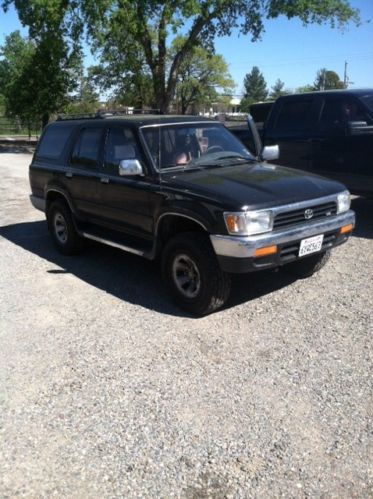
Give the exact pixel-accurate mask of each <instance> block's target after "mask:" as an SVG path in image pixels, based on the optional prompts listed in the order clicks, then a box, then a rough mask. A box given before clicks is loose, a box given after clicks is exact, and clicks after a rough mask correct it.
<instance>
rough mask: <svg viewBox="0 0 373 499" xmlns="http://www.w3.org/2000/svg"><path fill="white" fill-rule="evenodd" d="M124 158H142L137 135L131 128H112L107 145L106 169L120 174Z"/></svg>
mask: <svg viewBox="0 0 373 499" xmlns="http://www.w3.org/2000/svg"><path fill="white" fill-rule="evenodd" d="M123 159H140V158H139V157H138V149H137V145H136V139H135V136H134V134H133V132H132V130H131V129H129V128H110V129H109V132H108V136H107V139H106V145H105V159H104V169H105V171H106V172H107V173H109V174H111V175H118V170H119V163H120V162H121V161H122V160H123Z"/></svg>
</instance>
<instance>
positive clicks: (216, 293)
mask: <svg viewBox="0 0 373 499" xmlns="http://www.w3.org/2000/svg"><path fill="white" fill-rule="evenodd" d="M183 258H184V259H186V260H187V261H191V262H193V264H194V265H195V268H196V269H197V271H198V274H199V276H198V277H197V281H198V282H199V287H198V286H197V289H198V291H195V292H196V296H193V297H188V296H186V295H185V294H184V293H183V292H181V291H180V289H179V288H178V284H177V279H178V278H177V276H176V271H175V265H177V262H179V261H180V259H181V260H183ZM162 275H163V279H164V281H165V283H166V285H167V287H168V288H169V291H170V293H171V295H172V298H173V300H174V301H175V302H176V304H177V305H179V306H180V307H181V308H183V309H184V310H187V311H188V312H191V313H192V314H195V315H198V316H202V315H207V314H210V313H211V312H214V311H215V310H217V309H218V308H220V307H222V306H223V305H224V303H225V302H226V301H227V299H228V296H229V292H230V287H231V279H230V275H229V274H227V273H225V272H223V271H222V270H221V269H220V266H219V263H218V260H217V258H216V255H215V253H214V250H213V248H212V246H211V242H210V240H209V238H208V236H207V235H206V234H203V233H199V232H184V233H181V234H178V235H176V236H175V237H173V238H172V239H170V241H169V242H168V243H167V244H166V246H165V248H164V250H163V254H162ZM179 286H180V281H179Z"/></svg>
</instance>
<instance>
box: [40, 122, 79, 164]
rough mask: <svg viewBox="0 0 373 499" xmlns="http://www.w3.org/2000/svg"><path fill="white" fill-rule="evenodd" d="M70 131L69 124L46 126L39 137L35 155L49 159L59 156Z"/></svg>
mask: <svg viewBox="0 0 373 499" xmlns="http://www.w3.org/2000/svg"><path fill="white" fill-rule="evenodd" d="M71 131H72V128H71V127H70V126H69V127H68V126H58V127H57V126H56V127H54V126H51V127H48V128H47V129H46V130H45V132H44V134H43V135H42V137H41V140H40V144H39V147H38V150H37V153H36V156H37V157H42V158H49V159H58V158H60V157H61V155H62V153H63V150H64V148H65V146H66V144H67V141H68V140H69V138H70V135H71Z"/></svg>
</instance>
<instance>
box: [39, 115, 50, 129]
mask: <svg viewBox="0 0 373 499" xmlns="http://www.w3.org/2000/svg"><path fill="white" fill-rule="evenodd" d="M48 123H49V113H47V112H45V113H44V114H43V117H42V119H41V126H42V129H43V130H44V128H45V127H46V126H47V125H48Z"/></svg>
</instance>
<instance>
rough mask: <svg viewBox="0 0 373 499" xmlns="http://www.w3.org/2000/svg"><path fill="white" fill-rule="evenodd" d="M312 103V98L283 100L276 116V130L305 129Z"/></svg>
mask: <svg viewBox="0 0 373 499" xmlns="http://www.w3.org/2000/svg"><path fill="white" fill-rule="evenodd" d="M312 105H313V99H312V98H311V99H287V100H284V101H283V103H282V106H281V109H280V112H279V114H278V116H277V120H276V124H275V128H276V130H284V131H299V130H305V129H306V128H307V126H308V124H309V119H310V113H311V109H312Z"/></svg>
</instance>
